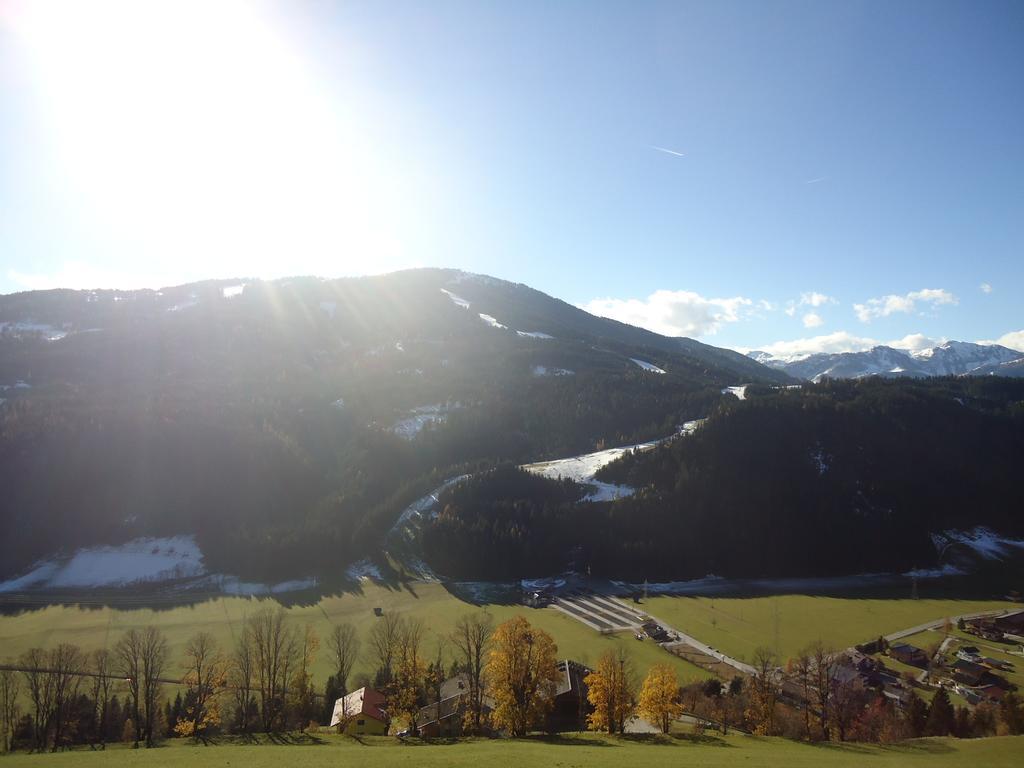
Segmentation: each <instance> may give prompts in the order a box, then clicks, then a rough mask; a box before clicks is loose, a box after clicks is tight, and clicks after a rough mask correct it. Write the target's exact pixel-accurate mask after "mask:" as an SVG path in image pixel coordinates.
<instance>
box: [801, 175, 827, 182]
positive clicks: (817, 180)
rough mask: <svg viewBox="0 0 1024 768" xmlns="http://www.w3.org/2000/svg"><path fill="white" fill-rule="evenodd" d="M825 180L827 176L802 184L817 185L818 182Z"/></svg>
mask: <svg viewBox="0 0 1024 768" xmlns="http://www.w3.org/2000/svg"><path fill="white" fill-rule="evenodd" d="M827 178H828V176H819V177H818V178H816V179H808V180H807V181H805V182H804V184H817V183H818V182H819V181H824V180H825V179H827Z"/></svg>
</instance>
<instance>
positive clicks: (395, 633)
mask: <svg viewBox="0 0 1024 768" xmlns="http://www.w3.org/2000/svg"><path fill="white" fill-rule="evenodd" d="M401 628H402V617H401V616H400V615H399V614H397V613H391V612H388V613H385V614H384V615H383V616H382V617H381V619H380V621H378V622H377V623H375V624H374V625H373V629H371V630H370V644H369V649H368V650H369V655H370V662H371V663H372V664H374V665H375V666H376V670H377V673H378V676H379V681H380V683H381V684H382V685H387V684H388V683H390V682H391V678H392V677H393V676H394V663H395V657H396V655H397V654H398V646H399V644H400V636H401Z"/></svg>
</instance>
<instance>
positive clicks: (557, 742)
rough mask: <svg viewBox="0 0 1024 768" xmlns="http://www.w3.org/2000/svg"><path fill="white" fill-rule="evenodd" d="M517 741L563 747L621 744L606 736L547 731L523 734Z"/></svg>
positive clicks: (612, 745) (613, 745)
mask: <svg viewBox="0 0 1024 768" xmlns="http://www.w3.org/2000/svg"><path fill="white" fill-rule="evenodd" d="M517 741H535V742H538V743H540V744H551V745H552V746H563V747H617V746H620V745H619V744H615V743H613V742H609V741H608V739H605V738H594V737H587V736H578V735H573V734H570V733H545V734H537V735H534V736H523V737H522V738H521V739H517Z"/></svg>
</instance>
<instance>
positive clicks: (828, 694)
mask: <svg viewBox="0 0 1024 768" xmlns="http://www.w3.org/2000/svg"><path fill="white" fill-rule="evenodd" d="M811 662H812V665H813V684H814V691H815V694H816V696H817V700H818V701H817V703H818V723H819V725H820V727H821V738H823V739H824V740H825V741H828V740H829V739H830V737H831V732H830V729H829V723H830V722H831V717H830V713H831V707H832V678H833V677H835V672H836V666H837V665H838V663H839V657H838V656H837V655H836V653H835V652H834V651H833V650H832V649H831V648H826V647H825V646H824V645H823V644H822V643H821V642H820V641H819V642H817V643H815V644H814V645H813V646H812V647H811Z"/></svg>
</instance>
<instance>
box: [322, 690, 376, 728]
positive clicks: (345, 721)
mask: <svg viewBox="0 0 1024 768" xmlns="http://www.w3.org/2000/svg"><path fill="white" fill-rule="evenodd" d="M386 707H387V699H386V698H385V697H384V694H383V693H381V692H380V691H376V690H374V689H373V688H360V689H359V690H358V691H352V693H350V694H348V695H347V696H342V697H341V698H340V699H338V700H337V701H336V702H334V712H333V714H332V715H331V727H332V728H333V727H335V726H341V728H342V730H341V732H342V733H344V734H347V735H349V736H361V735H364V734H366V735H374V736H383V735H386V734H387V732H388V724H389V718H388V715H387V710H386Z"/></svg>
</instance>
